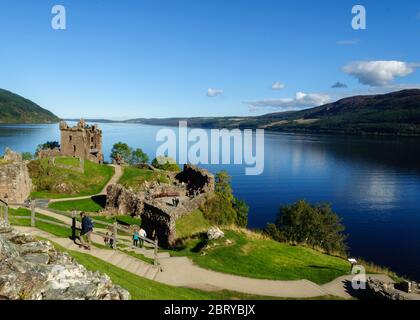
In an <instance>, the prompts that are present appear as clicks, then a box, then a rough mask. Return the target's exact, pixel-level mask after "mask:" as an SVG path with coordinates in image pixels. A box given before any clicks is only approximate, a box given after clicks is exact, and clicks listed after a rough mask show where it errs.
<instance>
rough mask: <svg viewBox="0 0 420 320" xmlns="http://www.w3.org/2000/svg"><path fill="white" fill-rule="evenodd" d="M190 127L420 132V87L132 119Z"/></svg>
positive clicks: (366, 133) (418, 133) (389, 132)
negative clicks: (283, 108)
mask: <svg viewBox="0 0 420 320" xmlns="http://www.w3.org/2000/svg"><path fill="white" fill-rule="evenodd" d="M180 120H188V126H190V127H202V128H228V129H232V128H240V129H246V128H250V129H256V128H262V129H265V130H271V131H279V132H302V133H333V134H337V133H338V134H340V133H342V134H356V135H407V136H409V135H420V89H411V90H403V91H398V92H392V93H388V94H381V95H367V96H354V97H349V98H345V99H341V100H339V101H337V102H334V103H329V104H326V105H323V106H319V107H315V108H311V109H306V110H299V111H288V112H277V113H271V114H266V115H262V116H255V117H214V118H210V117H209V118H206V117H203V118H189V119H181V118H169V119H133V120H129V121H128V122H135V123H144V124H152V125H174V126H177V125H178V121H180Z"/></svg>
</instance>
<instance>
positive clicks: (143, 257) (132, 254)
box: [118, 245, 155, 264]
mask: <svg viewBox="0 0 420 320" xmlns="http://www.w3.org/2000/svg"><path fill="white" fill-rule="evenodd" d="M118 246H119V247H120V248H119V250H120V251H121V252H123V253H125V254H127V255H129V256H132V257H133V258H136V259H139V260H141V261H144V262H146V263H149V264H153V263H154V262H155V261H154V260H153V259H152V258H148V257H145V256H144V255H143V254H139V253H136V252H132V251H128V250H124V249H121V245H118ZM126 247H127V248H128V246H126Z"/></svg>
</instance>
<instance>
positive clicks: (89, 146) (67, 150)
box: [60, 120, 104, 163]
mask: <svg viewBox="0 0 420 320" xmlns="http://www.w3.org/2000/svg"><path fill="white" fill-rule="evenodd" d="M60 132H61V155H62V156H65V157H78V158H82V159H86V160H89V161H92V162H96V163H103V161H104V156H103V153H102V131H101V130H99V128H98V125H93V126H88V125H87V124H86V122H85V121H84V120H80V121H79V123H78V124H77V125H76V126H75V127H69V126H68V125H67V123H66V122H65V121H61V122H60Z"/></svg>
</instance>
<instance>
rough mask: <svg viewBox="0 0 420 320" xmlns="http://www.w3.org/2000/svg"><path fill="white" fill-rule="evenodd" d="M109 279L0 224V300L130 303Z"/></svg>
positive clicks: (65, 255) (65, 254)
mask: <svg viewBox="0 0 420 320" xmlns="http://www.w3.org/2000/svg"><path fill="white" fill-rule="evenodd" d="M130 298H131V297H130V294H129V292H128V291H127V290H125V289H123V288H121V287H119V286H117V285H114V284H113V283H112V282H111V280H110V278H109V277H108V276H107V275H103V274H100V273H99V272H92V271H88V270H87V269H86V268H85V267H84V266H82V265H80V264H78V263H77V262H76V261H75V260H74V259H73V258H71V257H70V256H69V255H68V254H67V253H61V252H58V251H57V250H55V248H54V247H53V245H52V244H51V243H50V242H46V241H38V240H37V239H36V238H34V237H32V236H29V235H25V234H22V233H19V232H17V231H16V230H14V229H13V228H11V227H10V226H9V225H7V224H6V223H5V222H4V221H0V300H2V299H10V300H22V299H24V300H129V299H130Z"/></svg>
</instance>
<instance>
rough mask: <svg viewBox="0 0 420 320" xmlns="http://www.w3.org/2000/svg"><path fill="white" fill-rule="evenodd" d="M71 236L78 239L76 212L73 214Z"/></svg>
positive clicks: (74, 239)
mask: <svg viewBox="0 0 420 320" xmlns="http://www.w3.org/2000/svg"><path fill="white" fill-rule="evenodd" d="M71 238H72V240H73V241H76V215H75V213H74V212H72V214H71Z"/></svg>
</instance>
